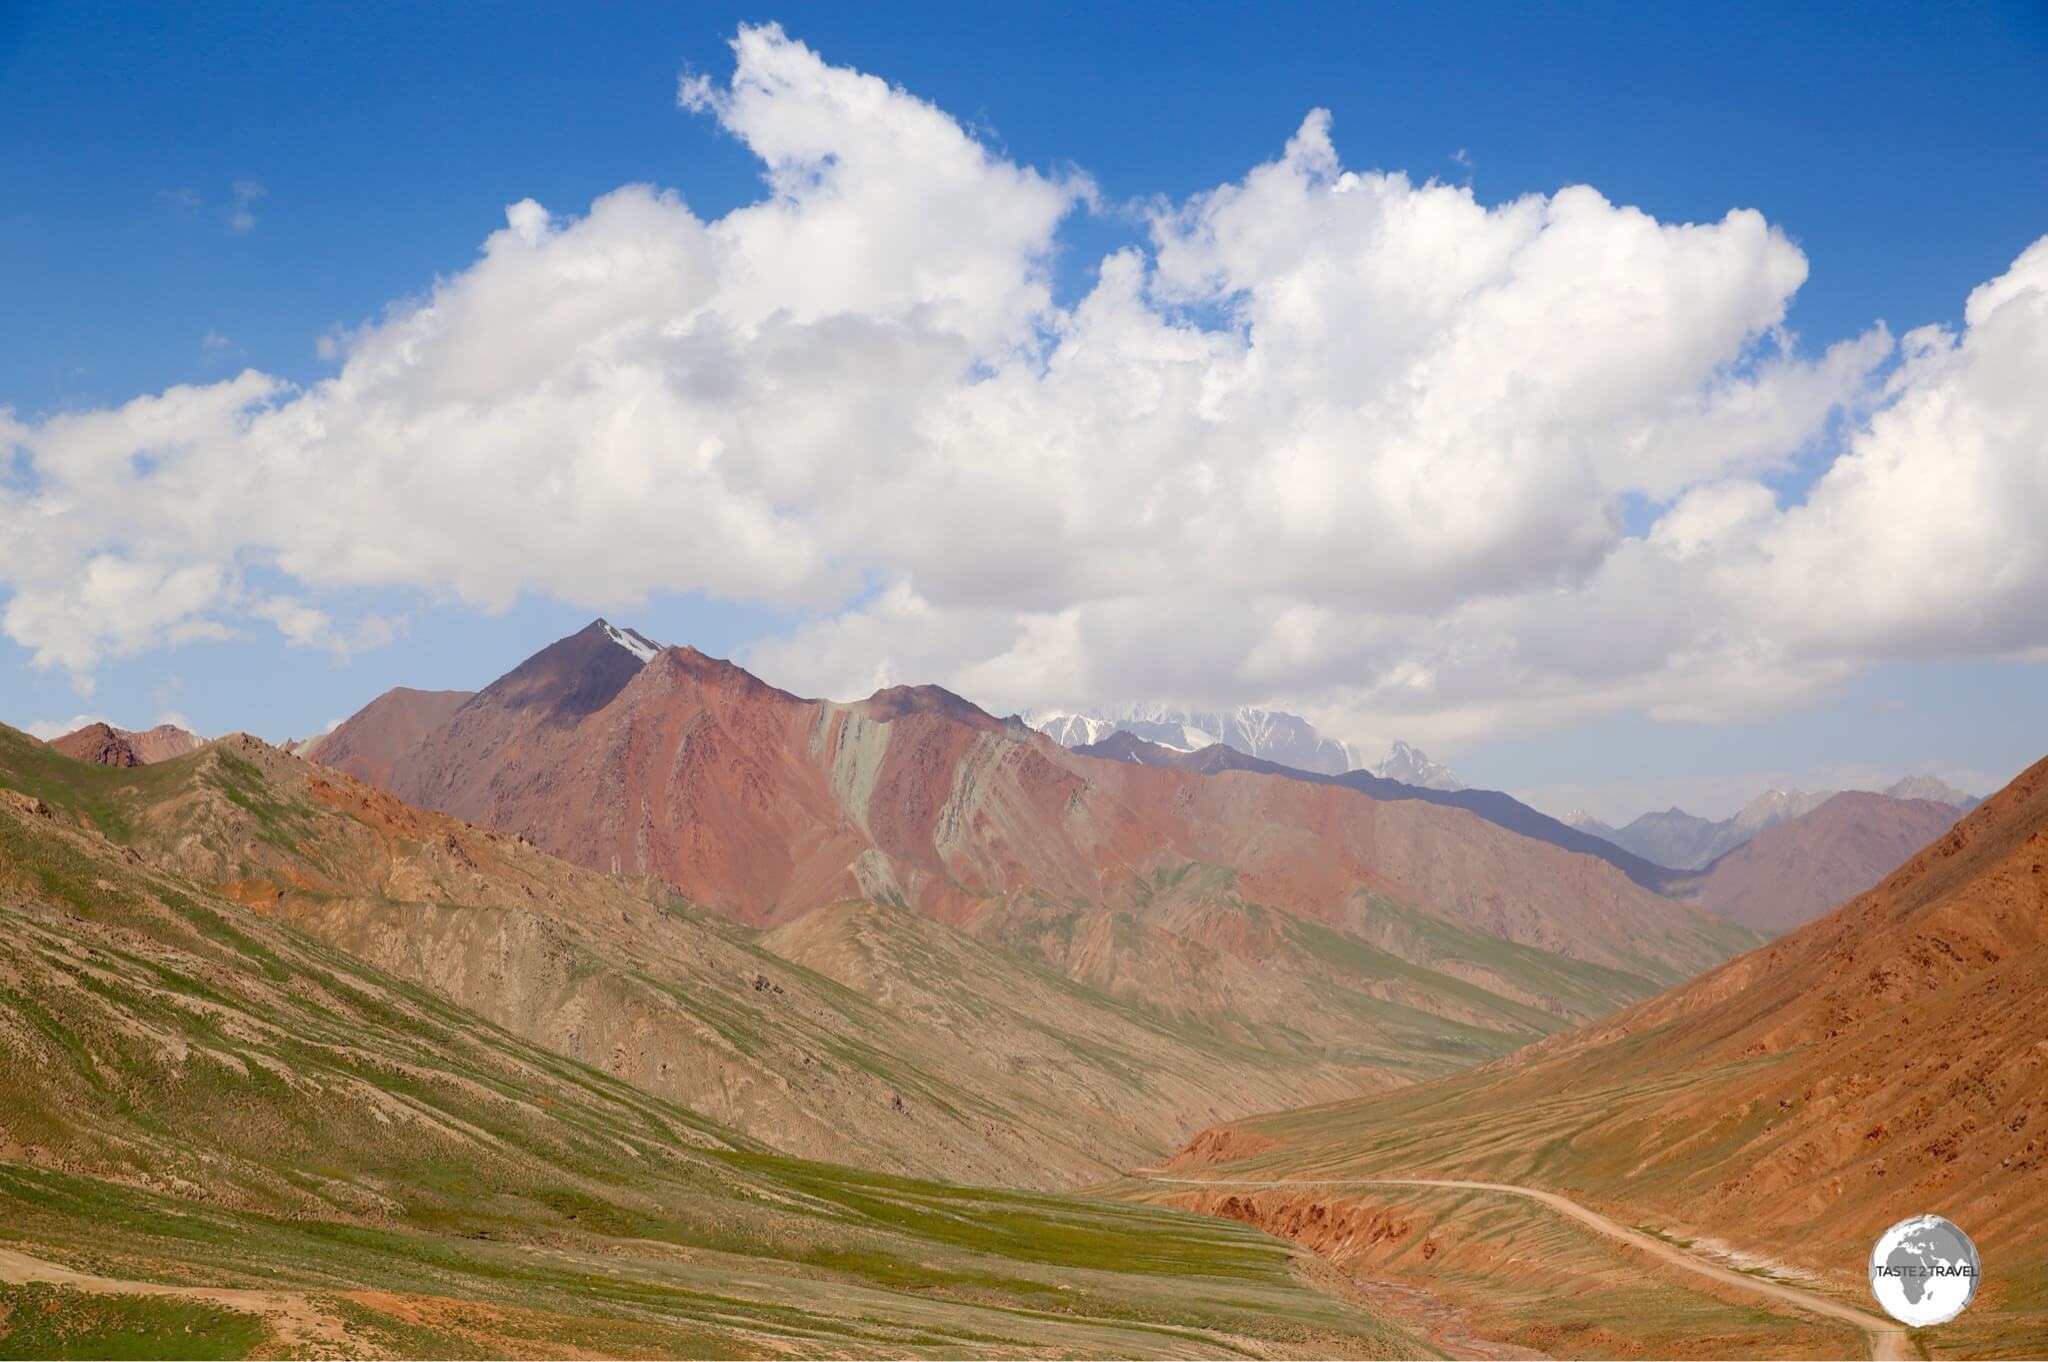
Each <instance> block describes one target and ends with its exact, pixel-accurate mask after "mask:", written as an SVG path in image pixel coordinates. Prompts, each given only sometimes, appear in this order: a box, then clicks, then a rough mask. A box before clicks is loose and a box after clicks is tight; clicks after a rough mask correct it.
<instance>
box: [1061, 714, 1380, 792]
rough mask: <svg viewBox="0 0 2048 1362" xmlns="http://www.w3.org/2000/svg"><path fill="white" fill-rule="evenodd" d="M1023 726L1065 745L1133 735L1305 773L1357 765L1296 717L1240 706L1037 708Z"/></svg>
mask: <svg viewBox="0 0 2048 1362" xmlns="http://www.w3.org/2000/svg"><path fill="white" fill-rule="evenodd" d="M1024 722H1025V723H1026V724H1028V725H1030V726H1031V727H1032V728H1035V729H1037V730H1038V731H1039V732H1041V733H1043V734H1045V735H1046V736H1047V737H1049V738H1051V739H1052V740H1053V741H1054V742H1056V743H1058V744H1060V746H1062V747H1083V746H1086V745H1087V744H1089V743H1097V742H1101V741H1102V740H1103V739H1104V738H1107V737H1109V736H1110V735H1111V734H1114V733H1129V734H1132V735H1134V736H1136V737H1140V738H1143V739H1145V740H1146V741H1147V742H1154V743H1158V744H1159V745H1160V746H1161V747H1169V748H1173V749H1175V750H1176V751H1181V752H1194V751H1198V750H1200V749H1201V748H1204V747H1208V746H1209V745H1210V744H1212V743H1222V744H1224V745H1225V746H1227V747H1230V748H1234V749H1235V750H1237V751H1239V752H1242V753H1244V754H1245V755H1247V756H1252V757H1263V758H1265V759H1266V760H1268V761H1277V762H1279V763H1281V764H1282V765H1285V766H1293V767H1298V768H1299V769H1301V770H1304V771H1321V772H1325V773H1328V774H1331V775H1337V774H1341V773H1342V772H1345V771H1348V770H1350V769H1351V768H1352V767H1354V766H1356V765H1357V764H1358V761H1357V756H1356V754H1355V753H1354V752H1353V750H1352V748H1351V746H1350V744H1348V743H1344V742H1340V741H1339V740H1337V739H1335V738H1327V737H1324V736H1323V735H1322V734H1320V733H1318V732H1316V729H1315V725H1313V724H1311V723H1310V722H1309V721H1308V720H1306V719H1304V718H1302V717H1300V716H1299V715H1296V714H1287V713H1283V712H1281V711H1279V710H1273V709H1264V708H1260V707H1259V706H1256V705H1242V706H1239V707H1237V708H1235V709H1228V710H1215V709H1210V710H1204V709H1196V708H1193V707H1191V706H1186V705H1167V704H1143V705H1124V706H1108V707H1102V708H1095V709H1088V710H1082V711H1079V712H1074V711H1068V710H1033V711H1031V712H1030V713H1028V714H1026V715H1025V716H1024Z"/></svg>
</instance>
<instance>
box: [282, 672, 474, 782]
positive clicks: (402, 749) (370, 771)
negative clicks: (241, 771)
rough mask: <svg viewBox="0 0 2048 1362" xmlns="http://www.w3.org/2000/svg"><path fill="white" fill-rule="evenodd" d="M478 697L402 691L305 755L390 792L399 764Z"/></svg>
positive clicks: (365, 711) (303, 753) (310, 745)
mask: <svg viewBox="0 0 2048 1362" xmlns="http://www.w3.org/2000/svg"><path fill="white" fill-rule="evenodd" d="M473 694H475V692H474V691H466V690H411V689H409V688H407V687H405V686H398V687H396V688H394V689H392V690H387V691H385V692H384V693H383V694H382V695H380V696H378V697H377V698H376V699H374V700H372V701H371V702H370V703H369V704H367V705H365V706H364V707H363V708H362V709H361V710H359V711H358V712H357V713H356V714H355V715H354V716H352V717H351V718H350V719H349V720H348V721H347V722H345V723H343V724H342V725H341V726H340V727H339V728H336V729H335V730H334V731H333V732H332V733H328V734H326V735H325V736H323V737H319V738H315V739H313V741H311V742H309V743H306V744H304V745H303V746H302V747H300V748H299V749H298V752H299V755H301V756H303V757H305V758H306V759H307V760H309V761H317V762H319V763H320V764H321V765H323V766H332V767H333V768H334V769H335V770H337V771H346V772H348V773H349V774H350V775H352V776H354V777H355V778H356V779H357V780H366V781H368V782H369V783H370V784H372V785H379V786H387V787H388V786H389V785H390V783H391V769H392V767H394V766H395V765H397V763H398V761H399V759H400V758H401V757H403V756H404V755H405V754H406V753H408V752H410V751H412V750H413V749H414V748H415V747H418V746H419V744H420V741H421V740H422V739H424V738H425V737H426V736H427V735H428V734H429V733H431V732H433V731H434V730H435V729H437V728H439V727H440V726H441V725H442V724H445V723H447V722H448V719H449V716H450V715H452V714H454V713H455V711H456V710H458V709H460V708H462V706H463V704H464V703H465V702H466V701H468V699H469V698H470V696H472V695H473Z"/></svg>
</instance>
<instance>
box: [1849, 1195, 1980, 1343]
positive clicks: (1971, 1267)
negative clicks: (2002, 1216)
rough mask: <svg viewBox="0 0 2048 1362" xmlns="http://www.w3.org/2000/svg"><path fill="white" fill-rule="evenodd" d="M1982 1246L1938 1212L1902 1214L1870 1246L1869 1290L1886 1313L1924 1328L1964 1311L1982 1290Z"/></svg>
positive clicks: (1915, 1326) (1901, 1321) (1899, 1320)
mask: <svg viewBox="0 0 2048 1362" xmlns="http://www.w3.org/2000/svg"><path fill="white" fill-rule="evenodd" d="M1978 1271H1979V1267H1978V1262H1977V1246H1976V1245H1975V1244H1973V1243H1971V1242H1970V1236H1969V1235H1967V1234H1964V1233H1963V1232H1962V1231H1961V1230H1959V1229H1957V1228H1956V1227H1955V1226H1954V1225H1953V1224H1951V1223H1950V1222H1948V1221H1946V1220H1944V1219H1942V1218H1941V1217H1940V1216H1938V1215H1916V1216H1914V1217H1913V1218H1912V1219H1910V1220H1901V1221H1900V1222H1899V1223H1898V1224H1896V1225H1894V1226H1892V1227H1891V1228H1890V1229H1888V1230H1886V1231H1885V1232H1884V1233H1883V1234H1882V1235H1880V1236H1879V1237H1878V1240H1877V1247H1876V1248H1874V1249H1872V1250H1871V1251H1870V1291H1871V1294H1872V1295H1874V1296H1876V1297H1877V1303H1878V1304H1879V1305H1882V1306H1883V1307H1884V1309H1885V1313H1886V1314H1888V1315H1890V1316H1891V1317H1892V1318H1893V1319H1895V1320H1897V1321H1898V1322H1899V1323H1901V1324H1906V1325H1910V1326H1912V1327H1913V1328H1915V1329H1924V1328H1926V1327H1927V1326H1928V1325H1930V1324H1945V1323H1947V1322H1948V1321H1949V1320H1952V1319H1954V1318H1955V1317H1956V1316H1957V1315H1960V1314H1961V1313H1963V1308H1964V1307H1965V1306H1967V1305H1968V1304H1969V1303H1970V1301H1971V1298H1973V1297H1974V1296H1975V1295H1976V1294H1977V1275H1978Z"/></svg>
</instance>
